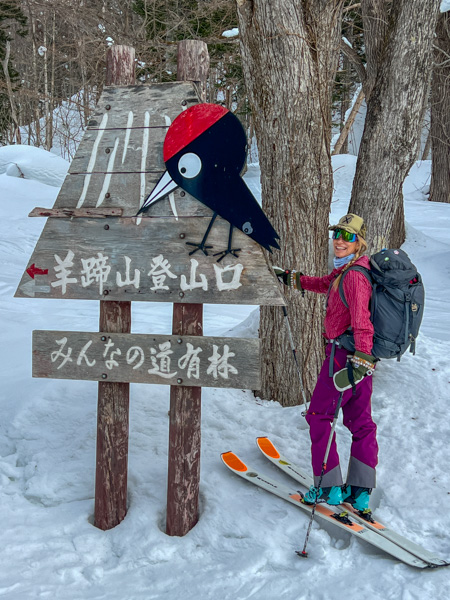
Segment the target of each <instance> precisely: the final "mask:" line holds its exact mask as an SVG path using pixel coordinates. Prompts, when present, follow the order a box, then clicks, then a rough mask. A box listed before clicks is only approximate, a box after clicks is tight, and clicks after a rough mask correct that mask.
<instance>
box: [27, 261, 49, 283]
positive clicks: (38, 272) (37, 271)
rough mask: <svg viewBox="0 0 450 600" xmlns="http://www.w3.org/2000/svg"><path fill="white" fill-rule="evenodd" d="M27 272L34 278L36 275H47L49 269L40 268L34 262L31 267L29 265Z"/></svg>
mask: <svg viewBox="0 0 450 600" xmlns="http://www.w3.org/2000/svg"><path fill="white" fill-rule="evenodd" d="M27 273H28V275H29V276H30V277H31V279H34V276H35V275H47V273H48V269H39V267H36V265H35V264H34V263H33V264H32V265H31V267H28V269H27Z"/></svg>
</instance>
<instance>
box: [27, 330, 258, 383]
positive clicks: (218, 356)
mask: <svg viewBox="0 0 450 600" xmlns="http://www.w3.org/2000/svg"><path fill="white" fill-rule="evenodd" d="M33 377H44V378H47V377H48V378H52V379H85V380H92V381H114V382H123V381H125V382H131V383H159V384H164V385H183V386H201V387H229V388H236V387H242V388H244V389H259V386H260V383H261V381H260V367H259V340H258V339H240V338H212V337H198V336H164V335H145V334H119V333H116V334H113V333H88V332H75V331H66V332H64V331H34V332H33Z"/></svg>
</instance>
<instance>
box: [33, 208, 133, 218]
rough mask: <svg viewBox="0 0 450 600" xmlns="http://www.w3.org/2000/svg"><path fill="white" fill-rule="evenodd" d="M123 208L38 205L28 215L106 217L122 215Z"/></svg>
mask: <svg viewBox="0 0 450 600" xmlns="http://www.w3.org/2000/svg"><path fill="white" fill-rule="evenodd" d="M122 214H123V208H40V207H36V208H33V210H32V211H31V212H30V214H29V215H28V216H29V217H51V218H53V219H61V218H67V217H71V218H78V219H80V218H86V217H95V218H96V219H104V218H105V217H121V216H122Z"/></svg>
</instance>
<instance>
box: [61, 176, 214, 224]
mask: <svg viewBox="0 0 450 600" xmlns="http://www.w3.org/2000/svg"><path fill="white" fill-rule="evenodd" d="M163 172H164V171H158V172H155V173H147V174H146V175H145V177H144V180H143V181H142V184H143V187H142V190H143V192H142V194H141V188H140V185H141V174H140V173H138V172H136V173H131V172H130V173H115V174H113V175H111V178H110V179H109V181H108V183H107V186H106V187H105V175H104V174H103V173H93V174H92V175H91V176H90V181H89V196H88V197H87V198H86V199H85V200H84V201H83V203H82V208H110V207H121V208H123V216H130V217H132V216H135V215H136V213H137V212H138V210H139V208H140V206H141V205H142V203H143V201H144V200H145V198H147V196H148V195H149V194H150V192H151V191H152V190H153V188H154V187H155V185H156V183H157V182H158V181H159V179H160V177H161V175H162V174H163ZM84 181H85V176H84V175H81V174H80V175H71V174H69V175H67V177H66V180H65V185H64V186H63V188H62V189H61V192H60V195H59V196H58V200H59V204H60V205H61V206H64V207H65V208H67V207H73V208H76V206H77V199H79V198H81V196H82V194H83V187H84ZM173 198H174V202H175V206H176V211H177V213H176V214H177V215H179V216H181V215H190V216H193V215H196V214H210V212H211V211H210V209H209V208H207V207H206V206H205V205H204V204H202V203H201V202H199V201H198V200H195V199H194V198H192V196H190V195H189V194H186V193H185V192H184V191H183V190H181V189H180V188H176V189H175V190H174V191H173ZM146 214H147V215H152V216H158V215H167V216H173V215H174V213H173V210H172V208H171V205H170V202H169V200H168V198H163V199H162V200H160V201H159V202H156V203H155V204H154V205H153V206H151V207H150V209H149V211H148V212H147V213H146Z"/></svg>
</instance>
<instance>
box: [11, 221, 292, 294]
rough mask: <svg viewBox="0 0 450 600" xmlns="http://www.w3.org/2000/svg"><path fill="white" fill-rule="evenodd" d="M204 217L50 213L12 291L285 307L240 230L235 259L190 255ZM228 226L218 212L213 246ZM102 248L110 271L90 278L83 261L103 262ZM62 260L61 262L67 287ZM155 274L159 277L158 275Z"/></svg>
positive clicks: (258, 253)
mask: <svg viewBox="0 0 450 600" xmlns="http://www.w3.org/2000/svg"><path fill="white" fill-rule="evenodd" d="M208 222H209V219H208V218H198V217H193V218H181V219H179V220H178V221H177V220H175V219H174V218H173V217H172V218H142V219H123V218H117V219H116V218H114V219H108V218H106V219H102V220H98V219H87V218H86V219H74V220H70V219H48V221H47V223H46V225H45V227H44V230H43V233H42V235H41V238H40V240H39V242H38V244H37V247H36V250H35V251H34V253H33V255H32V256H31V259H30V261H29V263H28V265H27V269H28V271H25V273H24V275H23V277H22V280H21V282H20V284H19V287H18V289H17V292H16V296H17V297H35V298H79V299H86V300H100V299H102V298H103V299H105V300H119V301H120V300H129V301H133V300H135V301H146V302H181V303H186V302H187V303H210V304H255V305H258V304H259V305H283V304H284V299H283V296H282V294H281V291H280V288H279V285H278V283H277V281H276V278H275V276H274V275H273V274H272V273H271V271H269V268H268V266H267V263H266V261H265V257H264V255H263V251H262V250H261V248H260V247H259V246H258V244H256V243H255V242H254V241H253V240H251V239H250V238H248V237H247V236H246V235H245V234H243V233H242V232H240V231H237V230H234V234H233V235H234V237H233V245H234V246H235V247H238V248H241V252H240V254H239V257H238V258H235V257H233V256H231V255H228V256H226V257H225V258H224V259H223V261H221V262H220V263H218V262H217V257H214V256H212V255H210V256H205V255H204V254H203V253H202V252H200V251H199V252H196V253H195V254H194V255H193V256H189V251H190V250H191V247H190V246H187V245H186V242H200V241H201V238H202V236H203V233H204V231H205V230H206V228H207V225H208ZM228 231H229V225H228V223H227V222H226V221H224V220H223V219H220V218H218V219H217V220H216V223H215V224H214V227H213V228H212V230H211V234H210V237H209V239H208V242H209V243H211V244H212V245H213V252H219V251H221V250H223V249H224V248H226V246H227V242H228ZM99 254H100V258H101V257H103V258H104V257H107V259H105V267H106V268H109V269H110V270H109V272H108V273H107V277H106V280H105V281H103V282H101V281H99V280H98V279H99V278H97V281H96V280H95V279H93V278H92V277H91V275H92V272H91V271H89V269H88V268H87V267H86V265H88V264H89V261H92V260H97V266H98V267H100V266H101V264H100V262H99V260H100V259H99ZM161 256H162V258H161ZM158 257H159V259H158ZM67 259H71V260H67ZM127 259H129V262H128V265H129V266H128V272H129V273H128V275H129V277H128V282H127V278H126V271H127ZM83 261H84V262H83ZM161 261H167V262H164V265H165V267H163V266H161V267H157V266H156V265H157V263H158V262H161ZM60 263H62V264H63V265H64V264H65V265H66V266H65V267H64V270H65V271H67V277H68V282H67V284H66V285H65V286H64V285H62V283H63V279H62V278H61V277H60V276H61V275H62V269H63V266H62V265H61V264H60ZM33 265H34V267H33ZM36 269H38V271H36V274H35V273H33V270H36ZM136 271H137V275H138V277H139V284H138V286H137V287H136V285H135V283H136V282H137V280H136V279H135V276H136ZM164 271H165V272H164ZM160 272H162V279H163V280H164V281H162V280H161V279H158V277H159V275H158V273H160ZM30 273H32V274H31V275H30ZM239 273H240V274H239ZM66 280H67V278H66ZM122 284H123V285H122Z"/></svg>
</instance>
